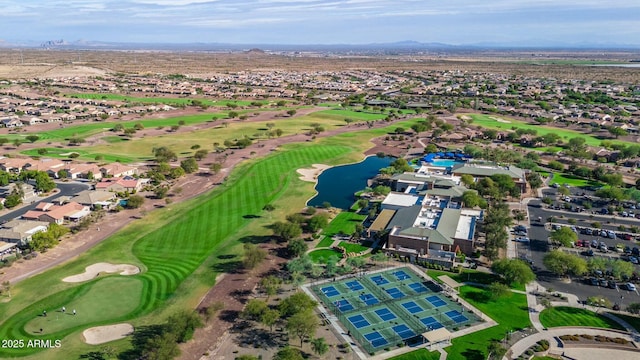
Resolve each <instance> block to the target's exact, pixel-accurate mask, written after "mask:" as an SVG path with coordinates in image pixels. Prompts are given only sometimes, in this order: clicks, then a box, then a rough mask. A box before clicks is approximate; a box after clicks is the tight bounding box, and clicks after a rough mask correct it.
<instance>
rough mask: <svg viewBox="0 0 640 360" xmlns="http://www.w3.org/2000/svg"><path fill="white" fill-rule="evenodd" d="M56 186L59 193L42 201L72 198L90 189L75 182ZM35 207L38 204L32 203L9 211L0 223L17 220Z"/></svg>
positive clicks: (86, 185) (0, 218)
mask: <svg viewBox="0 0 640 360" xmlns="http://www.w3.org/2000/svg"><path fill="white" fill-rule="evenodd" d="M56 186H57V187H58V189H59V190H60V192H58V193H57V194H55V195H53V196H51V197H48V198H46V199H44V201H53V200H55V199H57V198H59V197H62V196H74V195H75V194H77V193H79V192H80V191H83V190H87V189H89V188H90V187H91V185H89V184H87V183H81V182H75V181H74V182H58V183H56ZM36 205H38V202H34V203H32V204H29V205H26V206H23V207H21V208H20V209H18V210H15V211H11V212H9V213H7V214H4V215H2V216H0V223H4V222H6V221H10V220H13V219H15V218H18V217H20V216H22V215H23V214H24V213H26V212H27V211H29V210H33V209H35V207H36Z"/></svg>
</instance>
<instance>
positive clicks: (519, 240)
mask: <svg viewBox="0 0 640 360" xmlns="http://www.w3.org/2000/svg"><path fill="white" fill-rule="evenodd" d="M515 241H517V242H529V238H528V237H524V236H520V237H517V238H516V239H515Z"/></svg>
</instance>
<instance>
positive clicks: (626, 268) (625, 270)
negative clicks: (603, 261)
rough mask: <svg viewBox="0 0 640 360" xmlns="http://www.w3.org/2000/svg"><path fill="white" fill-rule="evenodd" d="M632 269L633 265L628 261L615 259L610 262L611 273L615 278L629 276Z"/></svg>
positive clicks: (633, 269) (631, 273)
mask: <svg viewBox="0 0 640 360" xmlns="http://www.w3.org/2000/svg"><path fill="white" fill-rule="evenodd" d="M634 271H635V266H633V264H632V263H630V262H627V261H623V260H615V261H612V262H611V274H612V275H613V277H615V278H616V279H623V278H625V277H627V278H630V277H631V276H632V275H633V272H634Z"/></svg>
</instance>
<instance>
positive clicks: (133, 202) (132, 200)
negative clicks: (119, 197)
mask: <svg viewBox="0 0 640 360" xmlns="http://www.w3.org/2000/svg"><path fill="white" fill-rule="evenodd" d="M142 204H144V198H143V197H142V196H140V195H131V196H129V198H128V199H127V205H126V206H127V209H137V208H139V207H140V206H142Z"/></svg>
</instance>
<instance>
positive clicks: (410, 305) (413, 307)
mask: <svg viewBox="0 0 640 360" xmlns="http://www.w3.org/2000/svg"><path fill="white" fill-rule="evenodd" d="M402 306H404V308H405V309H407V311H408V312H410V313H412V314H417V313H419V312H421V311H423V309H422V308H421V307H420V306H419V305H418V304H416V303H415V302H413V301H407V302H406V303H402Z"/></svg>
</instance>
